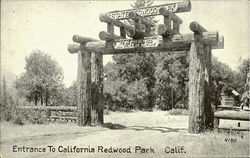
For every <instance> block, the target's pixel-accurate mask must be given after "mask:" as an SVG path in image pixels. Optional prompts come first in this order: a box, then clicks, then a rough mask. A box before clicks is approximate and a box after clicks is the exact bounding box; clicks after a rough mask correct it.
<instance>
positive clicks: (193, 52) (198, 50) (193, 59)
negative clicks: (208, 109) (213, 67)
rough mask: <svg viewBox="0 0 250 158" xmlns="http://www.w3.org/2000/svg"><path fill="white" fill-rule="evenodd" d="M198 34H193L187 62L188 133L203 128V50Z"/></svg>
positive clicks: (204, 63) (198, 131) (199, 130)
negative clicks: (188, 61) (193, 39)
mask: <svg viewBox="0 0 250 158" xmlns="http://www.w3.org/2000/svg"><path fill="white" fill-rule="evenodd" d="M200 36H201V35H200V34H196V33H195V34H194V38H195V41H194V42H192V43H191V47H190V52H189V53H190V63H189V126H188V132H189V133H200V132H202V131H203V130H204V125H205V115H204V102H205V98H204V97H205V84H204V83H205V66H206V62H205V53H206V52H205V51H204V44H203V43H202V41H201V40H200V38H201V37H200Z"/></svg>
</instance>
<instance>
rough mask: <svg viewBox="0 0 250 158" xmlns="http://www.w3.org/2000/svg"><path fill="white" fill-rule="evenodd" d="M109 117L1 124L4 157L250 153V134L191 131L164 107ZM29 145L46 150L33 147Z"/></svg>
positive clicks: (186, 124) (165, 155) (62, 157)
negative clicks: (89, 123) (89, 122)
mask: <svg viewBox="0 0 250 158" xmlns="http://www.w3.org/2000/svg"><path fill="white" fill-rule="evenodd" d="M105 122H106V123H105V125H104V127H78V126H76V125H73V124H49V125H36V126H34V125H29V126H28V125H27V126H26V125H24V126H21V127H13V126H11V127H9V126H10V125H9V124H6V125H5V126H2V138H3V139H2V143H1V145H2V146H1V149H2V153H3V158H59V157H60V158H64V157H66V158H67V157H70V158H71V157H72V158H75V157H77V158H78V157H79V158H85V157H109V158H110V157H111V158H112V157H126V158H127V157H131V158H133V157H190V156H193V157H200V156H203V157H215V156H221V157H224V156H230V157H232V156H236V157H239V156H248V155H249V133H244V134H238V135H236V134H231V135H229V134H222V133H219V134H218V133H213V132H212V133H210V132H207V133H205V134H189V133H188V132H187V127H188V117H187V116H173V115H168V113H167V112H163V111H156V112H135V113H111V114H110V115H105ZM7 126H8V127H7ZM226 140H228V142H227V141H226ZM235 140H236V141H235ZM23 147H24V148H25V149H23ZM27 147H29V149H26V148H27ZM18 148H20V149H19V150H18ZM21 148H22V149H21ZM30 148H38V150H40V151H41V152H31V149H30ZM114 150H117V152H118V153H114ZM24 151H25V152H24ZM78 151H79V153H78ZM119 152H121V153H119Z"/></svg>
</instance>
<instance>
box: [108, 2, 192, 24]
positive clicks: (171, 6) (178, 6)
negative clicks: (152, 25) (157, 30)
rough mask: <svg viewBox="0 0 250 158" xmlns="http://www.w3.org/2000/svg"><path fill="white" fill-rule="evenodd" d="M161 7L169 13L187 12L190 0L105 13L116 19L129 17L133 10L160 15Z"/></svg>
mask: <svg viewBox="0 0 250 158" xmlns="http://www.w3.org/2000/svg"><path fill="white" fill-rule="evenodd" d="M161 7H165V8H166V9H167V10H168V11H170V12H171V13H181V12H189V11H190V10H191V3H190V0H184V1H181V2H176V3H168V4H163V5H156V6H150V7H145V8H139V9H128V10H119V11H112V12H108V13H107V15H108V16H109V17H111V18H113V19H116V20H123V19H129V13H130V12H135V13H137V14H138V15H140V16H145V17H148V16H156V15H160V13H159V9H160V8H161Z"/></svg>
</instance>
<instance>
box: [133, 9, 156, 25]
mask: <svg viewBox="0 0 250 158" xmlns="http://www.w3.org/2000/svg"><path fill="white" fill-rule="evenodd" d="M129 18H130V19H133V20H135V21H138V20H141V23H143V24H145V25H146V26H150V27H154V25H155V24H154V22H153V21H151V20H149V19H147V18H146V17H143V16H140V15H139V14H137V13H135V12H130V13H129Z"/></svg>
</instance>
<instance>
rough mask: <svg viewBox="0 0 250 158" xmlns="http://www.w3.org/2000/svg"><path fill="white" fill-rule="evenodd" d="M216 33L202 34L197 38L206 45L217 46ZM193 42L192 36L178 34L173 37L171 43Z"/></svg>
mask: <svg viewBox="0 0 250 158" xmlns="http://www.w3.org/2000/svg"><path fill="white" fill-rule="evenodd" d="M218 36H219V35H218V32H204V33H203V34H202V35H200V36H199V38H200V39H199V40H202V42H203V43H204V44H206V45H210V46H213V45H217V44H218V40H219V38H218ZM193 41H195V39H194V34H192V33H191V34H183V35H181V34H178V35H174V36H173V38H172V42H184V43H190V42H193Z"/></svg>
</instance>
